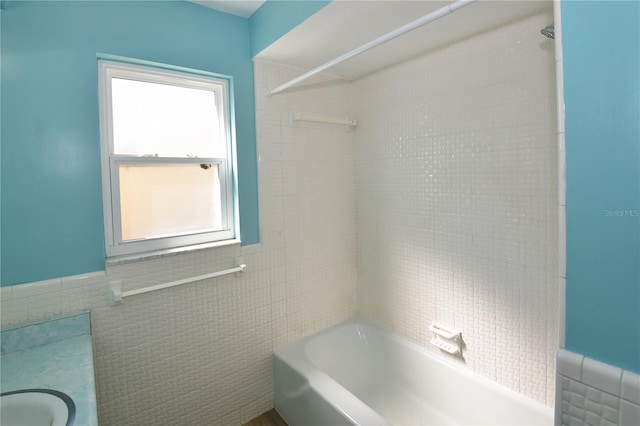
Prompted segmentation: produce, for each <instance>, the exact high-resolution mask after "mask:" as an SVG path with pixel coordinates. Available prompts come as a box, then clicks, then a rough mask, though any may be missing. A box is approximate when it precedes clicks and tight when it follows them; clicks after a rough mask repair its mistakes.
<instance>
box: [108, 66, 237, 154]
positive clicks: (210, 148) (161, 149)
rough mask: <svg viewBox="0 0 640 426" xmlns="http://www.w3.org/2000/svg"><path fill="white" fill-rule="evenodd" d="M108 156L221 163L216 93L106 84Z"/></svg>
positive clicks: (119, 81)
mask: <svg viewBox="0 0 640 426" xmlns="http://www.w3.org/2000/svg"><path fill="white" fill-rule="evenodd" d="M111 91H112V108H113V144H114V154H127V155H156V154H157V155H158V156H160V157H187V156H194V155H195V156H198V157H213V158H226V152H227V151H226V141H225V138H224V137H222V136H223V134H222V132H221V127H220V123H219V116H218V108H217V103H216V93H215V92H213V91H210V90H204V89H192V88H186V87H177V86H170V85H166V84H157V83H148V82H143V81H135V80H125V79H122V78H113V79H111Z"/></svg>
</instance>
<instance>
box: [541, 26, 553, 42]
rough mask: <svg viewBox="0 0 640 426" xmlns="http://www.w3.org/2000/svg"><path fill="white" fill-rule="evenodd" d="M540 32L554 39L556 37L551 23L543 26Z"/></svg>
mask: <svg viewBox="0 0 640 426" xmlns="http://www.w3.org/2000/svg"><path fill="white" fill-rule="evenodd" d="M540 33H541V34H542V35H543V36H546V37H549V38H550V39H555V38H556V31H555V28H554V26H553V24H549V25H547V26H546V27H544V28H543V29H541V30H540Z"/></svg>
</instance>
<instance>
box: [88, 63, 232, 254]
mask: <svg viewBox="0 0 640 426" xmlns="http://www.w3.org/2000/svg"><path fill="white" fill-rule="evenodd" d="M98 69H99V88H100V126H101V146H102V174H103V193H104V216H105V240H106V249H107V257H112V256H121V255H131V254H136V253H141V252H148V251H158V250H166V249H174V248H177V247H186V246H193V245H198V244H207V243H216V242H238V240H237V239H236V235H237V232H238V226H237V209H236V202H235V200H236V199H237V197H235V196H234V188H235V186H236V185H235V184H234V182H235V178H234V177H235V170H234V164H235V163H234V158H235V149H234V143H233V137H232V134H233V128H232V123H231V119H230V117H231V115H230V110H229V80H228V79H225V78H219V77H212V76H209V75H199V74H192V73H187V72H180V71H174V70H167V69H164V68H155V67H147V66H140V65H132V64H128V63H121V62H112V61H106V60H100V61H99V62H98Z"/></svg>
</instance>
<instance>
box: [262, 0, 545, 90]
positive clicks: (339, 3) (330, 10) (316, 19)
mask: <svg viewBox="0 0 640 426" xmlns="http://www.w3.org/2000/svg"><path fill="white" fill-rule="evenodd" d="M448 3H450V2H448V1H431V0H429V1H425V0H421V1H420V0H419V1H415V0H414V1H390V0H386V1H353V0H351V1H347V0H334V1H332V2H331V3H330V4H329V5H327V6H325V7H324V8H322V9H320V11H318V12H317V13H316V14H314V15H313V16H311V17H310V18H309V19H307V20H306V21H304V22H303V23H302V24H300V25H299V26H298V27H296V28H294V29H293V30H292V31H290V32H289V33H287V34H285V35H284V36H283V37H282V38H280V39H279V40H277V41H276V42H275V43H273V44H272V45H271V46H269V47H267V48H266V49H265V50H263V51H262V52H261V53H260V54H259V55H258V56H257V57H258V58H260V59H265V60H269V61H273V62H278V63H283V64H288V65H294V66H299V67H303V68H307V69H311V68H315V67H317V66H319V65H322V64H323V63H325V62H327V61H329V60H332V59H334V58H335V57H338V56H340V55H342V54H343V53H345V52H348V51H350V50H352V49H355V48H356V47H359V46H360V45H362V44H364V43H367V42H369V41H371V40H373V39H375V38H376V37H379V36H381V35H383V34H386V33H387V32H389V31H391V30H394V29H396V28H398V27H400V26H402V25H404V24H407V23H409V22H411V21H413V20H415V19H417V18H420V17H422V16H423V15H426V14H427V13H429V12H431V11H433V10H435V9H438V8H440V7H442V6H444V5H446V4H448ZM552 8H553V6H552V2H551V1H540V0H536V1H525V0H509V1H489V0H480V1H478V2H476V3H474V4H471V5H469V6H467V7H464V8H462V9H460V10H458V11H456V12H454V13H452V14H451V15H449V16H445V17H443V18H441V19H439V20H437V21H434V22H432V23H430V24H428V25H425V26H423V27H421V28H418V29H416V30H414V31H412V32H410V33H407V34H405V35H403V36H401V37H398V38H396V39H394V40H391V41H389V42H387V43H385V44H383V45H381V46H378V47H376V48H374V49H373V50H370V51H368V52H366V53H363V54H361V55H359V56H357V57H354V58H352V59H349V60H347V61H345V62H343V63H341V64H339V65H336V66H334V67H332V68H331V69H329V70H327V72H328V73H330V74H333V75H335V76H339V77H342V78H346V79H348V80H354V79H357V78H359V77H362V76H364V75H366V74H370V73H372V72H374V71H377V70H380V69H383V68H386V67H388V66H390V65H392V64H395V63H399V62H402V61H405V60H407V59H410V58H412V57H415V56H417V55H420V54H422V53H425V52H427V51H429V50H433V49H436V48H438V47H442V46H445V45H447V44H450V43H452V42H454V41H457V40H461V39H464V38H467V37H470V36H472V35H475V34H478V33H480V32H483V31H487V30H488V29H490V28H494V27H497V26H500V25H503V24H506V23H507V22H510V21H513V20H516V19H518V18H522V17H525V16H528V15H531V14H533V13H537V12H540V11H543V10H552ZM549 23H551V22H549Z"/></svg>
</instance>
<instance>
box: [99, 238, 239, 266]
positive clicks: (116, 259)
mask: <svg viewBox="0 0 640 426" xmlns="http://www.w3.org/2000/svg"><path fill="white" fill-rule="evenodd" d="M239 244H240V240H239V239H237V238H234V239H232V240H224V241H216V242H213V243H205V244H194V245H191V246H184V247H176V248H171V249H164V250H154V251H146V252H144V253H136V254H126V255H122V256H112V257H107V258H106V260H105V263H106V264H107V265H108V266H113V265H122V264H125V263H132V262H138V261H141V260H151V259H157V258H159V257H167V256H175V255H178V254H180V253H187V252H194V251H200V250H206V249H210V248H216V247H227V246H233V245H239Z"/></svg>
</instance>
